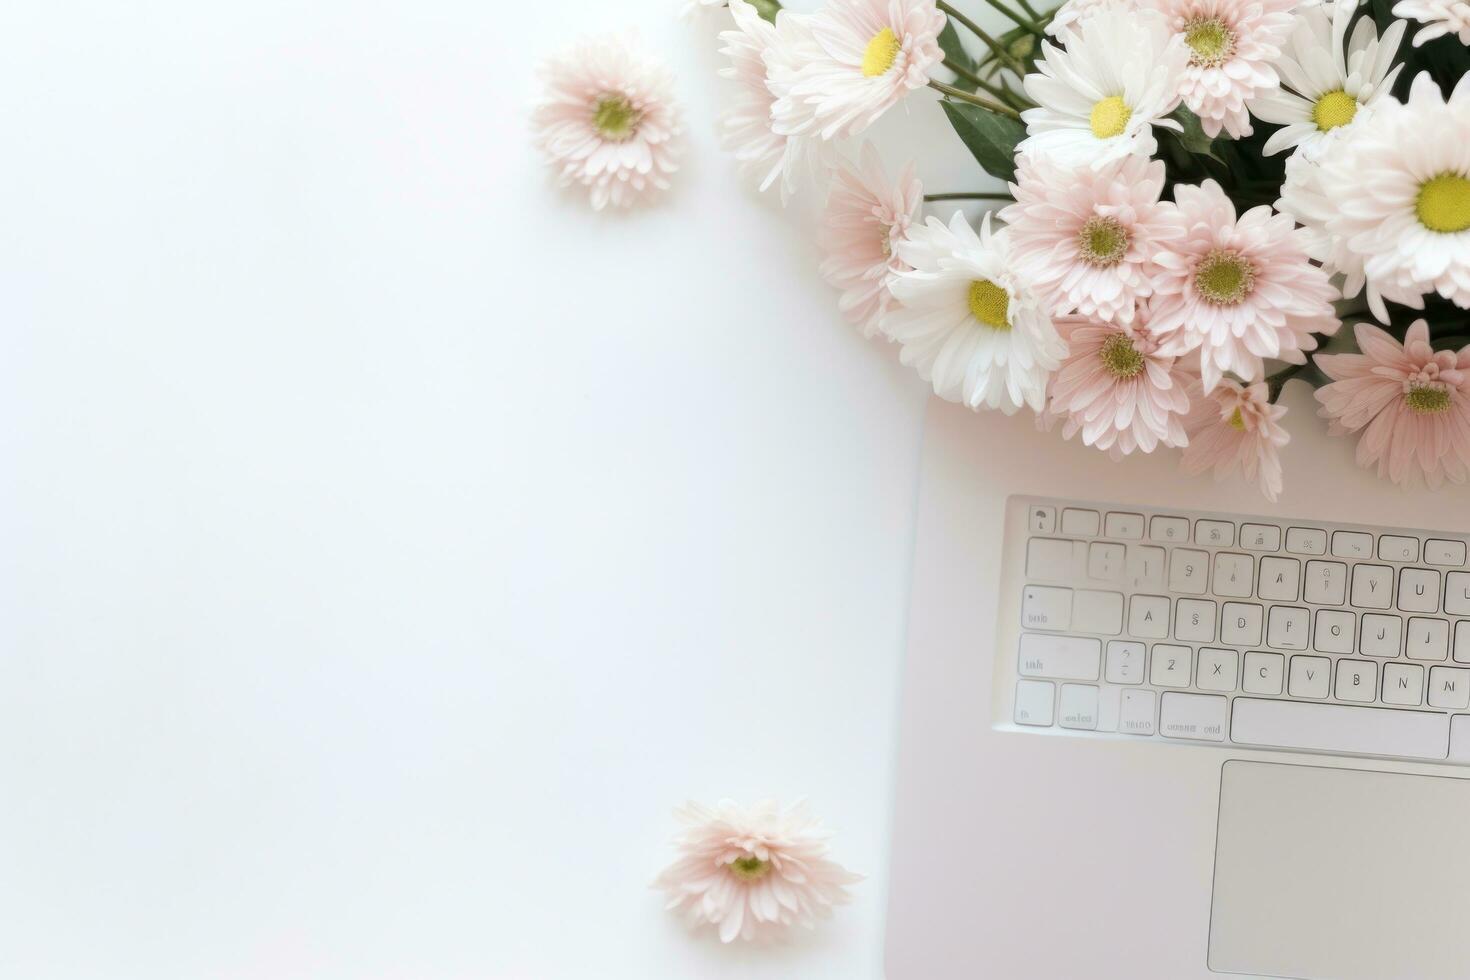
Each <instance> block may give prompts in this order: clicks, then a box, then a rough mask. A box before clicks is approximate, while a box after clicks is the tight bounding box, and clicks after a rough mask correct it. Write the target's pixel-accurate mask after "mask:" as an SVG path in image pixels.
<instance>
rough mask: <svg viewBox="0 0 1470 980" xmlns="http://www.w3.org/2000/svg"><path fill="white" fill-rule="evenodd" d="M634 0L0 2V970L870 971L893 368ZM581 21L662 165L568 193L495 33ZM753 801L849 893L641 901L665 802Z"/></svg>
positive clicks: (880, 807) (515, 67)
mask: <svg viewBox="0 0 1470 980" xmlns="http://www.w3.org/2000/svg"><path fill="white" fill-rule="evenodd" d="M675 6H677V4H676V3H675V0H647V2H642V3H624V4H609V3H606V2H594V0H578V2H562V3H521V4H501V3H485V2H467V0H384V2H378V3H371V4H364V3H361V2H348V0H331V2H326V0H324V2H319V3H311V4H302V3H299V2H288V0H257V2H252V3H235V4H225V3H218V2H216V3H185V2H182V0H178V2H162V0H158V2H147V0H144V2H138V3H128V4H117V3H111V2H101V0H95V2H71V0H51V2H46V3H40V2H33V3H18V4H10V5H8V6H7V8H6V10H5V12H4V13H3V14H0V120H3V122H4V132H5V134H6V135H5V149H4V151H3V152H0V200H3V202H4V208H3V214H4V217H3V226H4V231H3V232H0V306H3V325H0V338H3V350H0V446H3V462H0V540H3V542H4V546H3V547H0V646H3V649H0V786H3V787H4V800H5V803H4V805H3V806H0V839H3V840H4V841H5V845H4V847H3V848H0V921H3V922H4V923H5V925H4V927H3V928H0V975H3V976H6V977H25V978H27V980H50V978H97V977H106V978H109V980H131V978H139V980H173V978H178V980H200V978H220V980H256V978H259V980H294V978H302V980H306V978H311V980H323V978H338V977H342V978H347V977H351V978H370V980H376V978H404V980H407V978H415V980H418V978H436V980H437V978H486V977H488V978H497V980H498V978H506V980H533V978H534V980H558V978H578V980H581V978H593V977H596V978H602V977H607V978H637V980H650V978H686V977H699V978H703V977H713V978H798V977H799V978H802V980H821V978H841V980H866V978H876V977H878V976H880V974H881V967H880V963H881V947H882V936H883V931H882V925H883V904H884V899H885V894H884V893H885V880H886V860H887V858H886V852H887V836H888V828H889V812H890V806H891V799H890V797H891V786H892V780H893V757H894V732H895V728H896V721H897V717H896V715H897V705H898V690H897V683H898V679H899V668H900V656H901V648H902V636H903V619H904V613H905V608H906V589H907V580H908V562H909V555H910V548H911V539H912V530H913V528H912V524H913V505H914V492H913V491H914V484H915V479H916V466H917V459H918V444H919V436H920V416H921V410H922V405H923V400H924V386H923V385H922V384H921V383H920V382H918V380H917V379H916V378H914V377H913V376H912V375H911V374H910V373H909V372H908V371H907V370H906V369H902V368H900V367H898V366H897V364H896V358H895V357H894V353H895V352H894V351H892V350H891V349H889V348H888V347H887V346H886V345H885V344H883V343H882V342H879V341H864V340H862V339H861V338H859V337H857V335H856V334H854V333H853V332H852V331H851V330H850V329H849V328H848V327H847V326H846V325H845V324H844V323H842V322H841V321H840V319H839V317H838V315H837V313H836V311H835V297H834V294H833V293H832V292H831V291H830V290H829V289H828V288H827V287H826V286H824V285H823V284H822V283H820V282H819V281H818V279H817V278H816V276H815V272H814V268H815V265H816V263H817V260H818V253H817V250H816V247H815V245H814V243H813V240H812V237H811V235H810V215H803V214H801V213H799V212H795V213H784V212H782V211H781V210H780V208H779V207H778V206H777V205H776V203H775V202H774V200H772V199H759V198H757V197H756V196H755V195H754V194H753V193H751V192H750V191H749V190H748V189H747V188H743V187H740V186H737V185H736V183H735V179H734V167H733V162H732V161H731V159H730V158H729V156H728V155H726V154H725V153H723V152H722V151H721V150H720V149H719V148H718V146H717V144H716V140H715V128H714V122H713V111H714V107H715V106H716V104H717V99H718V97H719V92H720V91H721V89H720V84H721V83H719V82H718V81H717V80H716V79H715V78H714V77H713V71H714V69H715V68H716V67H717V61H716V59H715V57H714V54H713V48H714V42H713V26H712V25H710V24H705V25H703V26H701V25H699V24H697V23H696V24H685V23H681V22H679V21H678V20H676V19H675V18H674V16H673V8H674V7H675ZM630 25H637V26H640V27H641V29H642V31H643V33H644V36H645V38H646V40H647V41H648V43H649V46H650V47H651V48H653V49H654V50H657V51H660V52H662V53H664V54H665V55H666V56H667V57H668V58H669V60H670V61H671V62H672V63H673V65H674V67H675V69H676V70H677V72H678V75H679V90H680V93H681V94H682V96H683V98H684V102H685V104H686V108H687V110H688V113H689V125H688V130H689V146H690V152H689V155H688V157H687V162H686V167H685V171H684V172H683V173H681V174H680V175H679V181H678V189H677V192H676V193H675V194H673V195H672V197H671V198H670V199H669V200H668V202H667V204H665V205H664V206H662V207H660V208H657V209H654V210H651V211H648V212H645V213H640V214H634V215H624V216H619V215H610V214H609V215H594V214H592V213H591V212H590V210H588V209H586V208H585V207H583V206H581V205H580V204H579V203H576V202H574V201H573V200H572V199H571V198H568V197H566V196H563V195H561V194H559V193H558V192H556V191H555V190H553V189H552V188H551V187H550V186H549V183H548V181H547V180H546V179H545V176H544V171H543V168H542V165H541V163H540V161H539V160H538V159H537V158H536V157H535V156H534V154H533V152H532V151H531V149H530V147H529V138H528V132H527V124H526V121H525V111H526V107H527V105H528V104H529V102H530V101H531V98H532V94H533V78H532V74H531V67H532V65H533V64H534V63H535V62H536V61H537V60H538V59H539V58H540V57H541V56H543V55H545V54H547V53H549V52H550V51H552V50H553V49H555V48H557V47H559V46H561V45H562V44H564V43H566V42H568V41H569V40H570V39H571V38H570V34H569V31H570V30H588V31H592V30H604V29H609V28H615V27H623V26H630ZM926 102H927V99H923V98H922V96H921V99H920V100H919V101H916V102H915V103H914V104H913V105H912V106H910V107H908V108H907V109H906V110H900V111H899V113H898V114H897V115H895V116H894V118H892V119H889V120H885V121H884V123H883V126H884V127H885V128H884V129H883V130H882V132H883V133H884V134H887V135H888V136H889V137H893V136H894V135H895V134H897V135H898V136H900V137H903V138H904V139H906V140H910V139H911V140H916V141H919V142H918V144H917V145H920V146H924V147H925V150H924V152H923V154H922V156H923V157H924V158H925V159H926V160H927V161H928V162H927V163H926V165H925V167H924V171H923V173H924V175H925V176H926V177H927V178H930V180H931V181H932V183H933V186H935V187H937V188H939V189H950V190H953V189H960V188H968V187H973V186H975V184H976V178H975V175H974V171H973V169H972V167H970V166H969V165H967V164H966V162H965V156H964V152H963V149H961V148H960V147H959V146H958V143H957V142H955V141H954V140H953V138H952V137H951V136H950V135H949V134H947V132H946V131H945V124H944V122H943V120H942V118H941V117H940V114H939V113H938V112H937V110H935V109H934V108H933V107H931V106H928V105H927V104H925V103H926ZM930 146H932V147H934V150H933V151H932V152H931V151H930V150H929V149H928V147H930ZM887 149H888V150H889V151H895V152H890V160H891V161H892V162H897V155H898V153H899V152H902V151H901V150H899V149H898V147H897V145H896V144H895V143H893V142H890V144H889V145H888V146H887ZM940 158H943V159H942V160H941V159H940ZM946 173H947V174H948V176H949V179H948V180H945V179H938V178H942V177H943V175H944V174H946ZM767 794H770V795H775V796H779V797H783V798H790V797H795V796H798V795H806V796H808V797H810V799H811V801H812V803H813V805H814V806H815V808H816V809H817V810H818V811H819V812H820V813H821V814H823V815H824V816H825V817H826V818H827V819H828V821H829V823H830V824H832V825H833V826H834V827H835V828H836V829H837V830H838V831H839V835H840V836H839V837H838V838H837V841H836V848H837V856H838V857H839V858H840V859H841V860H842V861H843V862H844V863H846V864H847V865H848V866H850V867H852V868H853V869H855V870H859V871H862V872H865V873H867V874H868V875H870V876H871V877H870V879H869V880H868V881H867V882H866V883H865V884H863V885H862V886H860V887H859V888H858V890H857V900H856V903H855V904H854V905H853V906H851V907H849V908H847V909H845V910H843V911H841V912H840V913H839V915H838V917H837V918H836V919H835V920H834V921H833V922H831V923H830V924H829V925H828V926H827V927H826V928H825V929H823V930H822V931H821V932H819V933H817V934H816V935H814V936H812V937H810V938H807V939H804V940H802V941H800V942H798V943H796V944H794V945H791V946H787V947H777V948H772V949H748V948H733V949H728V948H721V947H720V946H719V945H718V943H717V942H714V941H713V940H712V939H711V938H710V937H708V936H704V937H700V938H691V937H689V936H688V935H687V934H686V933H685V932H684V930H683V927H682V925H681V924H680V923H678V922H677V921H676V920H674V919H673V918H672V917H670V916H668V915H666V914H665V913H664V912H663V911H662V901H661V899H660V897H659V896H658V895H657V894H655V893H654V892H652V891H651V890H649V888H648V883H649V881H650V879H651V878H652V877H653V876H654V875H655V873H656V872H657V871H658V870H659V868H660V867H661V866H662V865H663V864H664V863H665V862H666V861H667V859H668V858H669V851H668V850H667V848H666V841H667V839H668V838H669V836H670V835H671V834H672V833H673V832H674V830H675V825H674V823H673V821H672V819H671V817H670V812H669V811H670V809H671V808H672V807H673V806H675V805H676V804H678V803H680V802H681V801H683V800H684V799H685V798H687V797H694V798H698V799H704V800H714V799H717V798H718V797H720V796H724V795H729V796H733V797H739V798H746V799H751V798H756V797H759V796H762V795H767Z"/></svg>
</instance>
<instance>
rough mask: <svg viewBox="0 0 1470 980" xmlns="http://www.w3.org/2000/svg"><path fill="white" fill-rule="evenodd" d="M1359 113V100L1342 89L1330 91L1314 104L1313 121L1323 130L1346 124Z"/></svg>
mask: <svg viewBox="0 0 1470 980" xmlns="http://www.w3.org/2000/svg"><path fill="white" fill-rule="evenodd" d="M1357 114H1358V100H1357V99H1355V98H1353V97H1352V96H1351V95H1348V94H1347V93H1346V92H1344V91H1343V90H1342V89H1338V90H1337V91H1336V92H1328V93H1327V94H1326V95H1324V96H1322V98H1320V99H1318V100H1317V104H1316V105H1314V106H1312V122H1314V123H1316V124H1317V128H1318V129H1320V130H1321V131H1322V132H1324V133H1325V132H1327V131H1328V130H1330V129H1336V128H1337V127H1339V126H1346V125H1347V124H1348V123H1350V122H1352V121H1353V117H1354V116H1356V115H1357Z"/></svg>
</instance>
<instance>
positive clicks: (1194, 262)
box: [1152, 180, 1342, 391]
mask: <svg viewBox="0 0 1470 980" xmlns="http://www.w3.org/2000/svg"><path fill="white" fill-rule="evenodd" d="M1174 199H1175V200H1176V201H1178V202H1179V213H1180V216H1181V217H1182V218H1183V220H1184V226H1185V233H1184V237H1183V238H1182V239H1180V240H1178V241H1176V242H1172V243H1170V244H1169V245H1168V246H1167V247H1165V248H1164V249H1163V250H1162V251H1160V252H1159V253H1158V254H1157V255H1156V256H1155V257H1154V263H1155V266H1156V273H1155V276H1154V300H1153V320H1152V327H1153V329H1154V330H1155V331H1158V332H1159V333H1161V334H1165V335H1167V337H1168V339H1167V340H1166V341H1165V343H1164V346H1163V350H1164V352H1165V353H1168V354H1174V355H1176V356H1177V355H1180V354H1185V353H1187V352H1189V351H1192V350H1198V351H1199V352H1200V375H1201V377H1202V378H1203V379H1204V384H1205V390H1207V391H1209V390H1212V389H1213V388H1214V387H1215V385H1216V384H1218V383H1219V381H1220V377H1221V375H1223V374H1224V373H1225V372H1226V371H1233V372H1234V373H1235V374H1238V375H1239V376H1240V377H1241V378H1242V379H1244V380H1245V381H1247V382H1251V381H1257V380H1259V379H1261V378H1262V377H1264V376H1265V358H1268V357H1269V358H1276V359H1279V360H1283V361H1289V362H1291V363H1293V364H1303V363H1305V362H1306V357H1305V355H1304V354H1303V353H1302V352H1303V351H1309V350H1313V349H1315V348H1316V346H1317V340H1316V338H1315V337H1314V336H1313V334H1315V333H1320V334H1326V335H1328V336H1331V335H1332V334H1334V333H1336V332H1337V328H1338V327H1339V326H1341V325H1342V324H1341V321H1339V320H1338V319H1337V314H1336V312H1335V311H1334V310H1333V308H1332V301H1333V300H1334V299H1336V298H1337V290H1336V289H1335V288H1333V286H1332V284H1331V282H1329V281H1328V278H1327V273H1325V272H1323V271H1322V269H1320V268H1319V267H1317V266H1315V265H1313V264H1312V262H1311V260H1310V259H1309V258H1308V257H1307V246H1308V244H1309V239H1308V237H1307V236H1306V233H1304V232H1303V231H1301V230H1300V229H1298V228H1297V227H1296V225H1295V224H1294V223H1293V222H1292V220H1291V219H1290V218H1289V217H1287V216H1285V215H1281V214H1276V213H1275V212H1273V211H1272V210H1271V209H1270V208H1269V207H1265V206H1261V207H1255V208H1251V209H1250V210H1249V211H1247V212H1246V213H1245V214H1243V215H1241V216H1240V218H1239V220H1237V219H1236V217H1235V205H1234V204H1233V203H1231V201H1230V198H1229V197H1227V196H1226V195H1225V192H1224V191H1223V190H1221V189H1220V185H1219V184H1217V183H1215V182H1214V181H1213V180H1207V181H1205V182H1204V183H1203V184H1201V185H1199V186H1198V187H1194V186H1191V185H1187V184H1181V185H1179V186H1178V187H1175V188H1174Z"/></svg>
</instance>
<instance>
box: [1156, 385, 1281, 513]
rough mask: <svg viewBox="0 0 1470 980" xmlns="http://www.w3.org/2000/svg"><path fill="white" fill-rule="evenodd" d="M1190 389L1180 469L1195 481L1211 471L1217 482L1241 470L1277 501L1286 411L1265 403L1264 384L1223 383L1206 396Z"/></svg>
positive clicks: (1192, 387) (1267, 397)
mask: <svg viewBox="0 0 1470 980" xmlns="http://www.w3.org/2000/svg"><path fill="white" fill-rule="evenodd" d="M1190 387H1191V394H1192V395H1193V396H1194V397H1193V399H1192V401H1193V404H1192V406H1191V407H1190V411H1189V416H1188V417H1187V418H1186V419H1185V420H1184V428H1185V431H1187V432H1188V433H1189V445H1188V446H1186V447H1185V448H1184V457H1183V459H1182V460H1181V461H1180V466H1181V468H1182V469H1183V470H1184V471H1185V472H1186V473H1190V474H1192V475H1195V476H1198V475H1199V474H1201V473H1203V472H1204V471H1205V470H1208V469H1213V470H1214V471H1215V479H1216V480H1223V479H1224V478H1225V477H1227V476H1229V475H1230V474H1231V473H1234V472H1235V471H1236V470H1240V472H1241V475H1242V476H1244V477H1245V478H1246V479H1247V480H1249V481H1251V482H1254V483H1255V484H1256V485H1257V486H1259V487H1260V490H1261V493H1262V494H1264V495H1265V497H1266V499H1267V500H1270V501H1275V500H1276V498H1277V497H1278V496H1280V494H1281V455H1280V452H1281V447H1282V446H1284V445H1286V444H1287V443H1288V442H1290V441H1291V434H1290V433H1288V432H1287V431H1286V430H1285V429H1284V428H1282V427H1281V418H1282V416H1284V415H1285V414H1286V406H1285V405H1274V404H1272V403H1271V402H1270V401H1269V394H1268V392H1267V390H1266V384H1265V382H1260V383H1258V384H1253V385H1251V386H1250V387H1248V388H1247V387H1244V386H1243V385H1241V384H1240V383H1239V382H1237V381H1236V380H1235V379H1233V378H1225V379H1223V380H1221V382H1220V383H1219V384H1218V385H1216V386H1215V388H1214V390H1213V391H1210V392H1208V393H1206V392H1204V391H1203V390H1201V389H1199V388H1198V387H1197V386H1196V385H1191V386H1190Z"/></svg>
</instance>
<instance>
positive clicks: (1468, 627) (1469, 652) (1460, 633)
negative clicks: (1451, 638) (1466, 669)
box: [1455, 619, 1470, 664]
mask: <svg viewBox="0 0 1470 980" xmlns="http://www.w3.org/2000/svg"><path fill="white" fill-rule="evenodd" d="M1455 663H1460V664H1470V620H1467V619H1462V620H1460V621H1459V622H1458V623H1456V624H1455Z"/></svg>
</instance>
